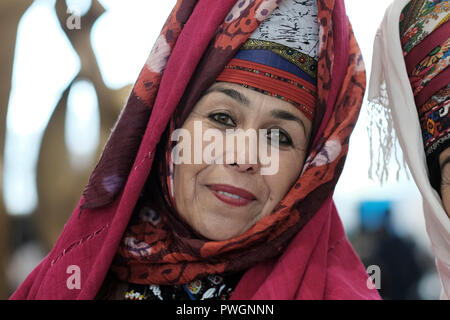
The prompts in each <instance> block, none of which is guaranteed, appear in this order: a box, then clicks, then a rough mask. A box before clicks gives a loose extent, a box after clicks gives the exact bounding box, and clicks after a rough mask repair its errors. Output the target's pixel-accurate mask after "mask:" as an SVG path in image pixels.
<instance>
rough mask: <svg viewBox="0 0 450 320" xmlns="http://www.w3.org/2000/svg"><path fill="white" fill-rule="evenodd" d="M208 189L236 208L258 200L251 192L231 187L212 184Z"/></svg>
mask: <svg viewBox="0 0 450 320" xmlns="http://www.w3.org/2000/svg"><path fill="white" fill-rule="evenodd" d="M207 187H208V189H209V190H211V192H212V193H213V194H214V195H215V196H216V198H218V199H219V200H220V201H222V202H224V203H226V204H229V205H231V206H234V207H243V206H246V205H248V204H249V203H250V202H252V201H253V200H256V197H255V196H254V195H253V194H252V193H251V192H248V191H247V190H244V189H240V188H235V187H233V186H230V185H225V184H212V185H207Z"/></svg>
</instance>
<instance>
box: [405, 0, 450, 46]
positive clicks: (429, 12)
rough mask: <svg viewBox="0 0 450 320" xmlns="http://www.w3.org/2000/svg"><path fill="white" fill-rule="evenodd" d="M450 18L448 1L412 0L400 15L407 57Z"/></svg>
mask: <svg viewBox="0 0 450 320" xmlns="http://www.w3.org/2000/svg"><path fill="white" fill-rule="evenodd" d="M449 18H450V2H449V1H448V0H427V1H425V0H412V1H411V2H410V3H408V5H406V6H405V8H404V9H403V11H402V13H401V15H400V38H401V44H402V48H403V52H404V54H405V55H406V54H407V53H408V52H410V51H411V50H412V49H413V48H414V47H415V46H416V45H417V44H419V43H420V42H421V41H422V40H423V39H425V38H426V37H427V36H428V35H429V34H430V33H431V32H433V31H434V30H435V29H437V28H438V27H439V26H440V25H442V24H443V23H444V22H446V21H448V20H449Z"/></svg>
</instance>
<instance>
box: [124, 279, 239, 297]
mask: <svg viewBox="0 0 450 320" xmlns="http://www.w3.org/2000/svg"><path fill="white" fill-rule="evenodd" d="M241 276H242V274H241V273H238V274H235V275H231V276H227V277H222V276H219V275H210V276H208V277H206V278H203V279H201V280H200V279H197V280H193V281H191V282H189V283H187V284H183V285H155V284H152V285H142V284H133V283H130V284H129V285H128V290H127V291H126V292H125V295H124V299H125V300H229V299H230V296H231V294H232V293H233V291H234V289H235V287H236V285H237V283H238V282H239V280H240V278H241Z"/></svg>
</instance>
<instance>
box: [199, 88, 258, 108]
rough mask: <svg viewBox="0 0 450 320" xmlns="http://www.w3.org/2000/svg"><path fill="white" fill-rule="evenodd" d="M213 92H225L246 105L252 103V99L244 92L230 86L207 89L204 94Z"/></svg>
mask: <svg viewBox="0 0 450 320" xmlns="http://www.w3.org/2000/svg"><path fill="white" fill-rule="evenodd" d="M212 92H220V93H223V94H225V95H227V96H229V97H230V98H232V99H233V100H236V101H237V102H239V103H240V104H242V105H244V106H249V105H250V101H249V100H248V99H247V98H246V97H245V96H244V95H243V94H242V93H240V92H239V91H237V90H234V89H230V88H222V87H214V88H211V89H208V90H206V92H205V93H204V94H203V96H206V95H207V94H210V93H212Z"/></svg>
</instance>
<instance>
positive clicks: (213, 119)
mask: <svg viewBox="0 0 450 320" xmlns="http://www.w3.org/2000/svg"><path fill="white" fill-rule="evenodd" d="M218 117H226V118H228V119H229V120H231V122H232V123H233V124H228V123H224V122H222V121H220V120H219V118H218ZM208 118H209V119H211V120H212V121H214V122H217V123H219V124H221V125H225V126H232V125H236V122H235V121H234V120H233V118H232V117H231V116H230V115H228V114H226V113H223V112H218V113H212V114H210V115H208ZM222 119H223V118H222Z"/></svg>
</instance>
